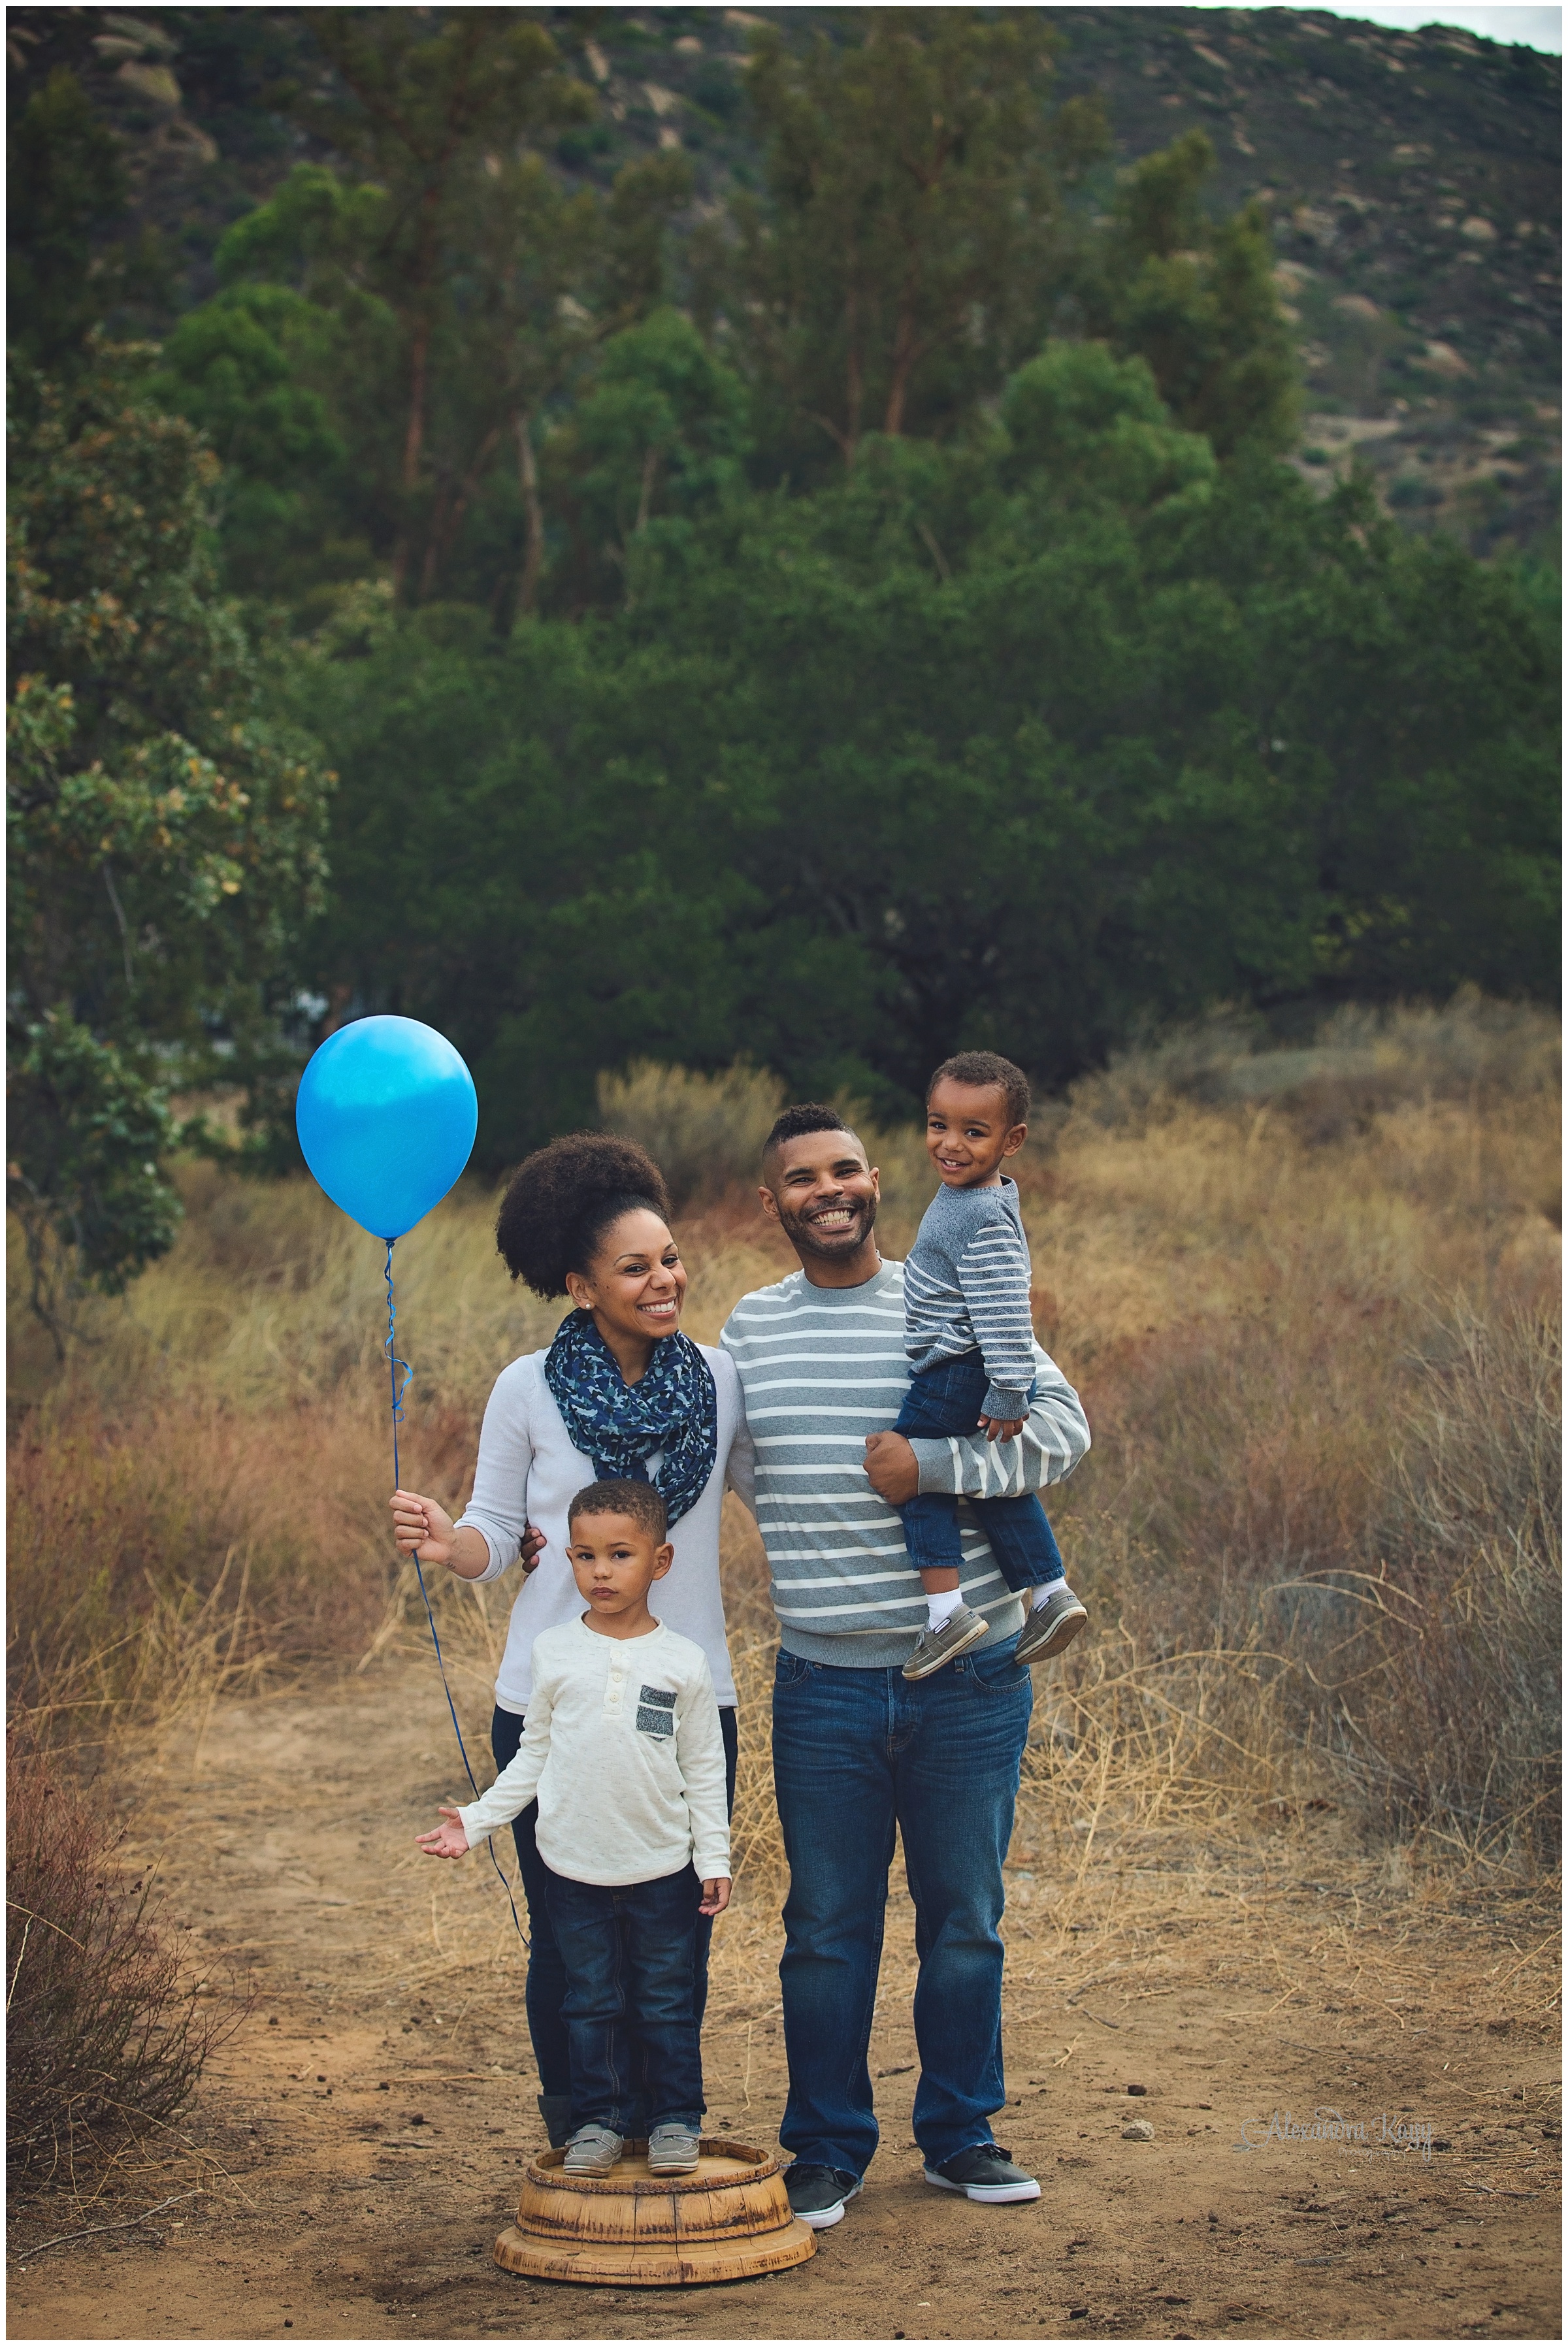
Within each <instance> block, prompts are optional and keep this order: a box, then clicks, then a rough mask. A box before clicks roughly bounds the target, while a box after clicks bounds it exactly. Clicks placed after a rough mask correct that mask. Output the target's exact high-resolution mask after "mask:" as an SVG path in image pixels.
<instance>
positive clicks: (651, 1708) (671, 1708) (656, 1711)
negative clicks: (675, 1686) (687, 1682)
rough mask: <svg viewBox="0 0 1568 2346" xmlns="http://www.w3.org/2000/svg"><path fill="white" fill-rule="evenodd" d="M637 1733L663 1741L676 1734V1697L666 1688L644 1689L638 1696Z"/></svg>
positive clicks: (649, 1687)
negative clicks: (655, 1736) (656, 1737)
mask: <svg viewBox="0 0 1568 2346" xmlns="http://www.w3.org/2000/svg"><path fill="white" fill-rule="evenodd" d="M637 1732H638V1734H639V1735H657V1736H658V1737H660V1738H661V1739H662V1738H664V1737H667V1736H671V1735H673V1734H674V1733H675V1697H674V1695H673V1694H672V1693H671V1692H670V1691H669V1690H668V1688H665V1687H651V1686H646V1687H644V1688H642V1689H641V1690H640V1692H639V1693H638V1696H637Z"/></svg>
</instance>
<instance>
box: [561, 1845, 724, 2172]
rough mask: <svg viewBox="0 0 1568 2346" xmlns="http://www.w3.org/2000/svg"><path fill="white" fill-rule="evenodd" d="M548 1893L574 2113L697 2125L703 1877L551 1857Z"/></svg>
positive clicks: (596, 2119)
mask: <svg viewBox="0 0 1568 2346" xmlns="http://www.w3.org/2000/svg"><path fill="white" fill-rule="evenodd" d="M701 1897H702V1886H701V1884H700V1883H699V1882H698V1881H697V1875H696V1874H695V1873H694V1872H693V1871H692V1869H691V1867H690V1866H689V1865H687V1866H685V1867H683V1868H682V1870H681V1872H679V1873H668V1874H666V1875H665V1877H664V1879H663V1880H662V1881H660V1882H625V1883H616V1884H613V1885H606V1884H603V1883H600V1882H571V1881H568V1879H567V1878H566V1876H565V1874H564V1873H552V1872H550V1870H549V1868H548V1867H546V1868H545V1899H546V1902H547V1903H548V1905H549V1909H550V1927H551V1929H552V1931H553V1932H554V1933H555V1944H556V1946H557V1948H558V1949H559V1950H560V1954H561V1960H562V1963H563V1964H564V1965H565V1974H566V1995H565V2003H564V2004H562V2006H561V2016H562V2018H563V2020H564V2021H565V2024H566V2042H567V2049H568V2053H569V2055H570V2060H571V2071H572V2124H573V2125H574V2126H575V2127H581V2126H607V2127H614V2129H615V2131H616V2134H621V2135H630V2134H637V2135H641V2134H644V2133H646V2132H647V2130H648V2129H649V2128H651V2127H656V2126H662V2125H663V2124H665V2122H666V2121H667V2120H669V2119H679V2120H681V2121H682V2122H684V2123H685V2124H686V2125H687V2126H690V2127H698V2126H700V2124H701V2122H702V2110H703V2101H702V2055H701V2053H700V2052H699V2050H698V2045H697V2019H696V2015H695V2013H694V2010H693V1996H694V1994H695V1992H696V1987H697V1923H698V1921H699V1919H700V1917H699V1916H698V1914H697V1904H698V1902H699V1901H700V1899H701Z"/></svg>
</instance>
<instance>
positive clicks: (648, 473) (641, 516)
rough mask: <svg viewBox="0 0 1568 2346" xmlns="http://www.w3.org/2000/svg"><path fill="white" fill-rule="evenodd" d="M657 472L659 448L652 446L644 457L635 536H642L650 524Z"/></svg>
mask: <svg viewBox="0 0 1568 2346" xmlns="http://www.w3.org/2000/svg"><path fill="white" fill-rule="evenodd" d="M657 472H658V450H657V448H650V449H649V450H648V452H647V455H645V456H644V458H643V484H642V493H641V495H639V496H638V498H637V518H636V527H635V528H634V530H633V531H632V535H633V536H634V537H640V536H641V535H642V534H643V532H644V530H645V529H647V525H648V515H649V513H650V511H651V510H652V507H653V490H654V480H655V477H656V475H657Z"/></svg>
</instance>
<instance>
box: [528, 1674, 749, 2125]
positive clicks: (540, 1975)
mask: <svg viewBox="0 0 1568 2346" xmlns="http://www.w3.org/2000/svg"><path fill="white" fill-rule="evenodd" d="M718 1724H719V1728H720V1730H721V1732H722V1734H723V1736H724V1777H725V1790H726V1791H727V1792H728V1797H729V1807H730V1811H731V1813H733V1812H734V1809H735V1764H736V1754H737V1749H738V1745H737V1740H736V1733H735V1707H734V1705H733V1704H732V1703H731V1704H727V1705H726V1706H725V1708H724V1709H722V1710H720V1712H719V1714H718ZM522 1740H523V1721H522V1719H520V1718H519V1716H518V1714H517V1713H516V1712H515V1711H514V1710H503V1709H501V1708H500V1706H499V1705H497V1706H496V1710H495V1716H494V1719H492V1720H491V1722H490V1749H491V1751H492V1752H493V1753H494V1759H495V1772H496V1774H497V1775H499V1774H500V1772H501V1770H502V1769H503V1768H509V1767H510V1766H511V1764H512V1762H513V1760H514V1759H515V1758H516V1756H517V1746H518V1745H519V1744H520V1743H521V1742H522ZM538 1821H539V1804H538V1802H537V1801H536V1800H530V1801H529V1803H528V1805H527V1807H526V1808H525V1809H524V1811H523V1813H522V1815H521V1816H520V1817H515V1818H514V1820H513V1823H512V1838H513V1840H514V1842H515V1843H516V1845H517V1868H518V1871H519V1872H520V1873H521V1874H522V1876H523V1894H524V1898H525V1899H526V1900H527V1902H528V1939H529V1947H528V1980H527V1984H526V1986H525V1987H524V1991H523V2004H524V2011H525V2012H526V2013H527V2015H528V2035H529V2037H530V2039H531V2041H532V2043H533V2046H534V2060H535V2066H537V2068H538V2071H539V2091H540V2092H541V2093H542V2094H555V2095H563V2096H565V2095H567V2094H569V2093H570V2092H571V2090H572V2064H571V2056H570V2055H569V2053H568V2051H567V2046H566V2024H565V2020H564V2019H563V2018H562V2016H561V2006H562V2004H563V2003H564V2002H565V1994H566V1972H565V1965H564V1964H563V1963H562V1961H561V1951H560V1949H559V1947H557V1945H556V1944H555V1932H554V1930H553V1929H552V1927H551V1923H550V1910H549V1907H548V1905H547V1904H546V1902H545V1884H546V1882H547V1880H548V1878H549V1872H550V1869H549V1867H548V1866H547V1865H546V1864H545V1861H544V1859H543V1858H542V1857H541V1856H540V1854H539V1851H538V1847H537V1844H536V1843H535V1839H534V1828H535V1825H536V1824H537V1823H538ZM712 1936H713V1917H712V1915H711V1914H699V1915H698V1916H697V1986H696V1990H695V1993H694V1996H693V2008H694V2010H695V2012H696V2014H697V2026H698V2028H700V2027H701V2026H702V2015H703V2014H704V2013H705V2012H706V2010H707V2009H708V1942H709V1941H710V1939H711V1938H712ZM639 2131H640V2129H639Z"/></svg>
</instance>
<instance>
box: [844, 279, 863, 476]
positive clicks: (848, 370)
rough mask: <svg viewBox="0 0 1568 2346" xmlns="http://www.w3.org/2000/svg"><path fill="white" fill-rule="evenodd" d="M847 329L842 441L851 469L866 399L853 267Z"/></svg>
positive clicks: (846, 308)
mask: <svg viewBox="0 0 1568 2346" xmlns="http://www.w3.org/2000/svg"><path fill="white" fill-rule="evenodd" d="M844 328H845V335H846V339H847V341H848V343H849V352H848V357H847V360H846V363H845V374H844V408H845V414H844V436H843V440H842V443H841V445H842V447H843V451H844V464H845V465H846V467H847V468H849V469H850V470H852V469H853V467H854V462H855V451H856V449H857V448H858V447H859V446H860V406H861V403H862V401H863V400H864V398H865V375H864V370H863V368H862V365H861V361H860V291H859V288H858V287H857V285H856V283H855V277H854V271H853V270H850V290H849V291H848V293H847V294H846V295H845V297H844Z"/></svg>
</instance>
